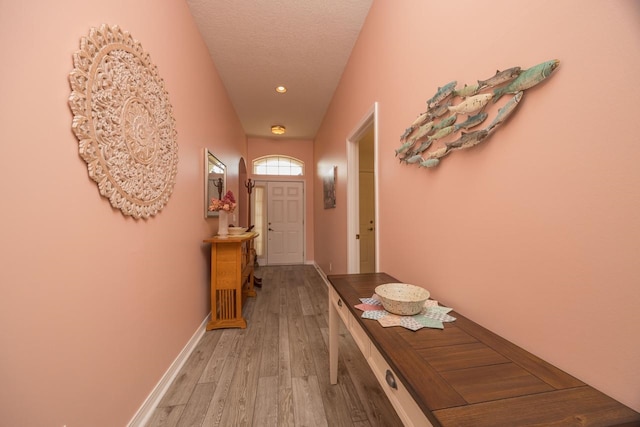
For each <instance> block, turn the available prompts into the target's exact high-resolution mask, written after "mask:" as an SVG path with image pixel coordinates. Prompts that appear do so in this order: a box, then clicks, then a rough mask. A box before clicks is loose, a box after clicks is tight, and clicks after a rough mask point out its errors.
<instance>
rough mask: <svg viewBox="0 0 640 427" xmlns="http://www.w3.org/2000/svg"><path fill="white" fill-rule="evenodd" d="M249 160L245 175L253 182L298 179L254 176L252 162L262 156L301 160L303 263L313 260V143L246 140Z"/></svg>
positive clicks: (259, 139) (279, 139) (296, 140)
mask: <svg viewBox="0 0 640 427" xmlns="http://www.w3.org/2000/svg"><path fill="white" fill-rule="evenodd" d="M248 152H249V158H248V160H247V173H248V176H249V177H250V178H251V179H253V180H263V181H269V180H273V181H277V180H296V181H299V180H300V179H299V178H298V177H292V178H290V179H289V178H283V177H274V176H269V175H254V174H253V161H254V160H255V159H256V158H258V157H262V156H269V155H278V154H280V155H285V156H289V157H295V158H296V159H298V160H302V161H303V162H304V165H305V171H304V172H305V176H304V183H305V184H304V188H305V192H306V194H305V197H306V206H305V211H306V218H305V221H306V223H305V233H306V236H305V239H306V240H305V254H304V255H305V262H307V261H313V259H314V236H313V234H314V233H313V230H314V226H313V213H314V207H313V204H314V188H313V175H314V173H315V171H314V168H313V165H314V162H313V141H311V140H304V139H281V138H278V139H276V138H273V139H271V138H248Z"/></svg>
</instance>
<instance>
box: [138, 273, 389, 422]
mask: <svg viewBox="0 0 640 427" xmlns="http://www.w3.org/2000/svg"><path fill="white" fill-rule="evenodd" d="M256 275H257V276H258V277H262V283H263V287H262V289H257V293H258V295H257V297H256V298H249V299H248V300H247V302H246V304H245V307H244V308H243V314H244V317H245V318H246V319H247V328H246V329H218V330H213V331H208V332H206V333H205V334H204V337H203V338H202V339H201V341H200V342H199V343H198V346H197V348H196V349H195V350H194V352H193V353H192V354H191V356H190V357H189V359H188V360H187V362H186V363H185V365H184V367H183V368H182V370H181V371H180V373H179V374H178V376H177V377H176V379H175V381H174V382H173V384H172V385H171V386H170V388H169V389H168V391H167V393H166V394H165V396H164V397H163V399H162V400H161V402H160V404H159V405H158V407H157V408H156V409H155V411H154V412H153V414H152V417H151V419H150V421H149V423H147V426H148V427H160V426H162V427H173V426H205V427H210V426H222V427H235V426H260V427H265V426H266V427H268V426H295V427H298V426H300V427H301V426H309V427H313V426H330V427H334V426H345V427H346V426H357V427H373V426H384V427H394V426H402V422H401V421H400V419H399V418H398V416H397V415H396V413H395V411H394V409H393V407H392V406H391V404H390V403H389V400H388V399H387V397H386V396H385V395H384V392H383V391H382V389H381V388H380V386H379V384H378V382H377V381H376V379H375V377H374V376H373V373H372V372H371V370H370V369H369V366H368V365H367V362H366V361H365V359H364V358H363V356H362V354H360V352H359V350H358V348H357V346H356V344H355V343H354V341H353V339H352V338H351V336H350V335H349V334H348V333H347V332H346V330H345V329H344V325H341V328H342V329H341V334H340V335H341V337H340V359H339V369H338V384H337V385H333V386H332V385H330V384H329V349H328V334H329V329H328V308H327V307H328V301H327V285H326V283H325V282H324V280H323V279H322V277H321V276H320V275H319V274H318V272H317V271H316V269H315V268H314V267H313V266H310V265H295V266H266V267H259V268H258V269H257V270H256Z"/></svg>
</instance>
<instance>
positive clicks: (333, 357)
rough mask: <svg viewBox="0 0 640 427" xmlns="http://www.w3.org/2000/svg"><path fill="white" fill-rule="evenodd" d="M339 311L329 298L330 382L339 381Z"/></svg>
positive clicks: (335, 382)
mask: <svg viewBox="0 0 640 427" xmlns="http://www.w3.org/2000/svg"><path fill="white" fill-rule="evenodd" d="M338 322H339V320H338V311H337V310H336V308H335V307H334V306H333V304H331V298H329V382H330V383H331V384H337V383H338V328H339V327H340V324H339V323H338Z"/></svg>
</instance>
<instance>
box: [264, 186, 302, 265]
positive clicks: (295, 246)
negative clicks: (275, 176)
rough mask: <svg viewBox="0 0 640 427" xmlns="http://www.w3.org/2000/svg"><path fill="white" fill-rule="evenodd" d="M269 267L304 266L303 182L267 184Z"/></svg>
mask: <svg viewBox="0 0 640 427" xmlns="http://www.w3.org/2000/svg"><path fill="white" fill-rule="evenodd" d="M266 228H267V264H302V263H304V191H303V183H302V182H288V181H287V182H274V181H270V182H269V183H268V184H267V227H266Z"/></svg>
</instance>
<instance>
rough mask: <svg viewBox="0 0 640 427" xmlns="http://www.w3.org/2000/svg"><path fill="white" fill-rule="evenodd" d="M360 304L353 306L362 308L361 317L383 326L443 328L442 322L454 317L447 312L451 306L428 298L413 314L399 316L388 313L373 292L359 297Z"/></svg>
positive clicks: (414, 329)
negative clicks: (417, 311) (443, 305)
mask: <svg viewBox="0 0 640 427" xmlns="http://www.w3.org/2000/svg"><path fill="white" fill-rule="evenodd" d="M360 302H361V304H358V305H356V306H355V307H356V308H357V309H358V310H362V311H363V313H362V318H363V319H372V320H377V321H378V322H379V323H380V324H381V325H382V326H383V327H385V328H388V327H390V326H402V327H403V328H407V329H410V330H412V331H417V330H418V329H422V328H434V329H444V324H443V322H453V321H454V320H456V318H455V317H453V316H450V315H449V314H447V313H449V312H450V311H452V310H453V309H452V308H449V307H442V306H440V305H438V301H435V300H432V299H428V300H427V301H426V302H425V303H424V308H423V309H422V311H421V312H420V313H418V314H414V315H413V316H399V315H397V314H392V313H389V312H388V311H386V310H385V309H384V307H383V306H382V302H380V299H379V297H378V295H376V294H373V296H372V297H371V298H360Z"/></svg>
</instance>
